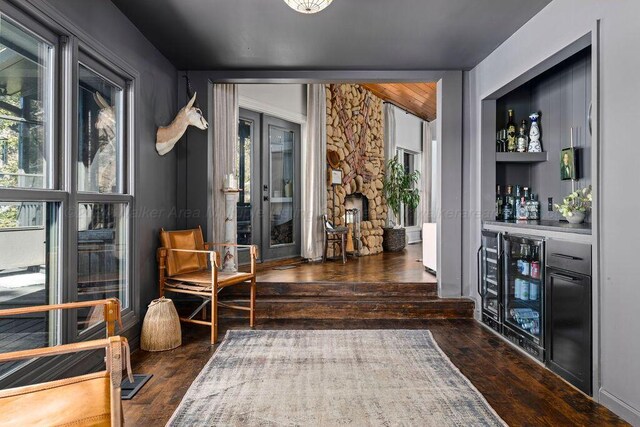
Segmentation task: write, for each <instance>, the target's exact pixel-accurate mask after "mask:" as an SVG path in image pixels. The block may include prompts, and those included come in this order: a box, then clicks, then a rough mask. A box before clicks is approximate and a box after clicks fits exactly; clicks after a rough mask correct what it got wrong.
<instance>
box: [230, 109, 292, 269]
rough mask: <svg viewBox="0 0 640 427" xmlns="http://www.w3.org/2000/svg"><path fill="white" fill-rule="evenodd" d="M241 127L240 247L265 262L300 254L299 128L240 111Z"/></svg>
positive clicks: (244, 258) (244, 259) (245, 257)
mask: <svg viewBox="0 0 640 427" xmlns="http://www.w3.org/2000/svg"><path fill="white" fill-rule="evenodd" d="M238 126H239V127H238V145H237V149H238V156H237V158H238V164H237V167H238V175H239V182H240V187H241V189H240V200H239V201H238V243H242V244H249V243H251V244H255V245H257V246H258V248H259V256H260V260H261V261H265V260H273V259H281V258H289V257H295V256H299V255H300V125H298V124H295V123H291V122H287V121H285V120H281V119H278V118H275V117H271V116H268V115H265V114H258V113H255V112H252V111H248V110H244V109H241V110H240V120H239V124H238ZM239 255H240V262H241V263H243V262H247V261H248V255H247V254H246V253H242V252H241V253H240V254H239Z"/></svg>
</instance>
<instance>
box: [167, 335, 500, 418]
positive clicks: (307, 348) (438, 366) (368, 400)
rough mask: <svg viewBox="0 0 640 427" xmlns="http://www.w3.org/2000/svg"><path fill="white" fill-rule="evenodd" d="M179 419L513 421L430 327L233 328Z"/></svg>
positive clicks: (188, 397)
mask: <svg viewBox="0 0 640 427" xmlns="http://www.w3.org/2000/svg"><path fill="white" fill-rule="evenodd" d="M167 425H170V426H342V425H349V426H398V425H405V426H438V427H443V426H504V425H506V424H505V423H504V422H503V421H502V419H501V418H500V417H499V416H498V415H497V414H496V413H495V411H494V410H493V409H492V408H491V407H490V406H489V404H488V403H487V402H486V400H485V399H484V397H482V395H481V394H480V393H479V392H478V390H477V389H476V388H475V387H474V386H473V385H472V384H471V383H470V382H469V380H468V379H467V378H466V377H465V376H464V375H462V373H461V372H460V371H459V370H458V369H457V368H456V367H455V366H454V365H453V363H451V361H450V360H449V358H448V357H447V356H446V355H445V354H444V353H443V352H442V350H441V349H440V347H438V345H437V344H436V342H435V340H434V339H433V336H432V335H431V332H429V331H427V330H324V331H291V330H285V331H229V332H228V333H227V335H226V336H225V338H224V341H223V342H222V343H221V344H220V347H219V348H218V350H217V351H216V353H215V354H214V356H213V357H212V358H211V360H210V361H209V362H208V363H207V364H206V366H205V367H204V369H203V370H202V372H200V374H199V375H198V377H197V378H196V379H195V381H194V382H193V384H192V385H191V387H190V388H189V390H188V391H187V394H186V395H185V396H184V398H183V399H182V402H181V403H180V405H179V406H178V408H177V409H176V411H175V413H174V414H173V416H172V417H171V419H170V420H169V423H168V424H167Z"/></svg>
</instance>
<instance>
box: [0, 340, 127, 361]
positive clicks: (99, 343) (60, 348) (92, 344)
mask: <svg viewBox="0 0 640 427" xmlns="http://www.w3.org/2000/svg"><path fill="white" fill-rule="evenodd" d="M126 341H127V339H126V338H125V337H120V336H115V337H109V338H102V339H99V340H91V341H81V342H76V343H72V344H62V345H56V346H54V347H42V348H33V349H29V350H18V351H12V352H9V353H0V363H5V362H13V361H16V360H23V359H32V358H34V357H46V356H58V355H61V354H69V353H77V352H80V351H89V350H99V349H101V348H107V347H109V346H110V345H111V344H112V343H116V342H126Z"/></svg>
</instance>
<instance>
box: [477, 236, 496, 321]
mask: <svg viewBox="0 0 640 427" xmlns="http://www.w3.org/2000/svg"><path fill="white" fill-rule="evenodd" d="M500 246H501V245H500V235H499V234H498V233H495V232H491V231H483V232H482V246H481V248H480V254H479V255H480V260H479V265H480V295H481V296H482V310H483V312H484V313H485V314H486V315H489V316H491V317H493V318H494V319H495V320H496V321H499V320H500V310H499V306H500V304H499V303H500Z"/></svg>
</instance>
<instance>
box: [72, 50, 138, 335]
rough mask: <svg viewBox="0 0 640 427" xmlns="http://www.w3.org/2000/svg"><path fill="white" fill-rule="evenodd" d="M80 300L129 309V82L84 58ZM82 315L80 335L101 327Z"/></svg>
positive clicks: (91, 313) (80, 116)
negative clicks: (107, 302) (106, 301)
mask: <svg viewBox="0 0 640 427" xmlns="http://www.w3.org/2000/svg"><path fill="white" fill-rule="evenodd" d="M77 85H78V86H77V88H78V115H77V118H78V123H77V126H78V141H77V146H76V150H77V151H76V152H77V161H76V164H77V167H76V182H77V188H78V192H77V194H76V201H77V235H76V242H75V244H76V254H77V265H76V283H77V288H76V299H77V300H78V301H89V300H96V299H103V298H112V297H115V298H118V299H119V300H120V302H121V307H122V309H123V310H124V309H127V308H129V307H130V305H129V300H130V291H131V289H130V286H129V285H130V283H131V280H130V265H131V262H130V256H131V255H130V254H131V251H130V247H131V245H130V241H131V234H132V233H131V232H130V221H129V211H130V207H131V203H132V201H133V197H132V196H131V195H130V194H128V193H129V191H128V188H127V185H126V179H127V177H128V167H127V162H126V159H127V156H125V155H124V154H125V153H126V149H127V144H126V141H127V139H126V128H127V126H126V123H125V119H124V118H125V114H124V112H125V109H126V103H125V98H126V97H125V92H126V89H125V88H126V81H125V80H124V79H122V78H121V77H120V76H118V75H117V74H115V73H114V72H113V71H112V70H111V69H110V68H107V67H105V66H104V65H103V64H102V63H99V62H97V61H95V60H94V58H93V57H89V56H88V55H84V54H82V53H81V55H80V63H79V64H78V82H77ZM97 314H99V313H98V312H96V310H88V309H87V310H78V315H77V332H78V334H83V333H85V332H86V331H88V330H90V329H91V327H92V326H93V325H94V324H96V323H98V322H97V320H99V319H98V318H97Z"/></svg>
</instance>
